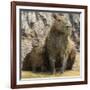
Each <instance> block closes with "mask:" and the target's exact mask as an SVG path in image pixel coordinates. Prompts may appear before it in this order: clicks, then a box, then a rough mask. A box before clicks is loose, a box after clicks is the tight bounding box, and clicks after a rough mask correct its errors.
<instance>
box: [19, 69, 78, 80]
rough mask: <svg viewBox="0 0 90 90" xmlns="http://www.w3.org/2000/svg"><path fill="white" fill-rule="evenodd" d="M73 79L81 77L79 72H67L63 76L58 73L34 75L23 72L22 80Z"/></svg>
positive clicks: (29, 72)
mask: <svg viewBox="0 0 90 90" xmlns="http://www.w3.org/2000/svg"><path fill="white" fill-rule="evenodd" d="M64 76H65V77H72V76H80V72H79V71H72V70H71V71H65V72H64V73H63V74H61V73H56V74H50V73H32V72H31V71H22V72H21V79H23V78H44V77H64Z"/></svg>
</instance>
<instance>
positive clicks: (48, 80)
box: [16, 6, 85, 85]
mask: <svg viewBox="0 0 90 90" xmlns="http://www.w3.org/2000/svg"><path fill="white" fill-rule="evenodd" d="M20 9H32V10H33V9H35V10H48V11H49V10H50V11H64V12H81V14H80V41H81V42H80V76H78V77H59V78H44V79H40V78H37V79H36V78H35V79H33V78H32V79H23V80H20V72H19V71H20V68H19V67H20V59H19V58H20V57H19V56H20V55H19V54H20V53H19V52H20V51H19V50H20V49H19V41H20V40H19V39H20V38H19V35H20V34H19V22H20V21H19V20H20V19H19V11H20ZM16 43H17V44H16V51H17V52H16V53H17V54H16V62H17V63H16V70H17V72H16V76H17V78H16V84H17V85H22V84H37V83H53V82H74V81H84V72H85V71H84V10H83V9H72V8H50V7H34V6H33V7H32V6H16Z"/></svg>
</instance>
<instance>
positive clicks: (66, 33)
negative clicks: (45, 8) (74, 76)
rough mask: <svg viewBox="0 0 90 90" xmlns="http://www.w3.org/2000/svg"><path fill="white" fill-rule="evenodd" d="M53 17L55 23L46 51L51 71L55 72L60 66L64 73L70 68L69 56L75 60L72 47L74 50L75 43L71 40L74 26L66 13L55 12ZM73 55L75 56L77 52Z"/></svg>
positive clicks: (47, 41) (48, 38) (49, 35)
mask: <svg viewBox="0 0 90 90" xmlns="http://www.w3.org/2000/svg"><path fill="white" fill-rule="evenodd" d="M53 17H54V23H53V25H52V28H51V31H50V33H49V34H48V36H47V39H46V52H47V54H48V58H49V66H50V69H51V72H52V73H55V72H56V69H57V67H58V68H59V70H60V72H61V73H63V72H64V70H65V69H66V68H68V67H67V63H68V62H67V61H68V60H69V59H68V58H70V61H73V62H74V60H75V59H74V58H71V56H72V49H73V50H74V43H73V41H72V40H71V31H72V30H71V29H72V26H71V23H70V22H69V21H68V20H67V19H66V17H65V16H64V14H53ZM73 57H75V54H74V56H73ZM71 59H73V60H71ZM69 63H70V62H69ZM71 64H72V63H71ZM71 66H72V65H71Z"/></svg>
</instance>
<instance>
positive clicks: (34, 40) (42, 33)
mask: <svg viewBox="0 0 90 90" xmlns="http://www.w3.org/2000/svg"><path fill="white" fill-rule="evenodd" d="M53 14H57V15H58V16H60V15H61V14H62V15H64V16H65V17H66V19H65V20H67V21H68V23H71V24H72V37H71V39H72V40H73V41H74V42H75V47H76V49H77V53H78V55H77V57H76V58H78V59H77V60H76V62H75V64H74V69H79V52H80V14H79V13H62V12H57V13H56V12H40V11H24V10H21V12H20V16H21V18H20V22H21V23H20V26H21V27H20V32H21V42H20V43H21V62H23V60H24V58H25V56H26V55H27V54H28V53H30V52H31V50H32V49H33V48H34V47H35V46H38V47H41V48H42V47H43V46H44V44H45V40H46V37H47V35H48V33H49V31H50V29H51V27H52V24H53V22H54V18H53ZM21 64H22V63H21ZM21 66H22V65H21Z"/></svg>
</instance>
